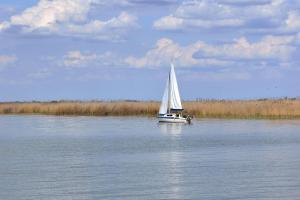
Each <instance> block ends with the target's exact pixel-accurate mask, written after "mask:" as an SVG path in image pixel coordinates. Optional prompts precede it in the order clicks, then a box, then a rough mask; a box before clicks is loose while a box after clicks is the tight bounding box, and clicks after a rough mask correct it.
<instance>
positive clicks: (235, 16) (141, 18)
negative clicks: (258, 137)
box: [0, 0, 300, 98]
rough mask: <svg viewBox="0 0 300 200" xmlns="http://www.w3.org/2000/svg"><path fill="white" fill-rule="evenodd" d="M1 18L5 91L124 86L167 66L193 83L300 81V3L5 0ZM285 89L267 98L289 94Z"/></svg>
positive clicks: (0, 8) (1, 76)
mask: <svg viewBox="0 0 300 200" xmlns="http://www.w3.org/2000/svg"><path fill="white" fill-rule="evenodd" d="M0 11H1V13H2V14H0V41H1V44H2V47H1V49H0V73H1V74H0V86H1V85H3V87H7V86H8V85H12V86H11V87H13V86H15V85H18V84H23V85H24V84H25V85H34V84H35V83H36V82H37V81H39V82H41V81H45V82H47V81H48V83H49V82H51V81H52V82H55V81H58V82H60V83H68V81H73V82H80V81H82V80H85V81H88V80H89V79H90V80H93V81H99V82H101V81H116V82H118V81H120V82H122V81H125V80H126V77H127V78H128V77H131V76H134V75H141V74H143V73H144V72H146V71H147V73H154V72H153V70H154V71H156V73H157V74H160V73H161V72H162V71H163V70H165V68H166V67H168V65H169V63H170V62H171V61H172V62H174V63H175V64H176V66H177V67H178V70H179V73H181V75H182V77H183V78H185V80H189V81H194V82H195V83H200V82H201V81H209V80H217V81H224V82H226V81H227V82H228V85H230V84H231V82H232V81H234V80H236V81H241V80H249V81H252V82H253V81H258V82H259V81H260V82H261V83H264V82H265V80H272V81H276V80H277V82H276V84H277V85H278V83H279V81H283V80H284V81H288V80H289V81H290V82H289V83H290V84H287V85H285V86H284V87H288V86H290V85H292V83H293V84H295V82H296V83H298V82H297V80H296V78H291V77H293V76H295V75H296V74H298V75H299V73H300V68H299V64H300V59H299V56H298V54H299V53H298V52H299V49H300V48H299V44H300V2H299V1H297V0H291V1H284V0H251V1H250V0H234V1H233V0H214V1H212V0H182V1H179V0H153V1H149V0H110V1H109V0H51V1H50V0H36V1H33V3H32V1H31V2H30V1H28V2H26V1H22V4H21V5H20V4H18V5H17V4H14V3H10V2H9V1H7V2H6V1H4V3H2V5H1V3H0ZM142 69H143V70H144V72H143V71H141V70H142ZM149 70H150V71H149ZM93 72H94V73H93ZM16 73H18V74H21V75H19V76H15V75H14V76H13V74H16ZM139 73H141V74H139ZM95 74H98V75H95ZM116 74H117V75H116ZM128 74H131V76H130V75H128ZM257 74H260V75H259V76H258V75H257ZM291 74H292V75H293V76H291ZM122 75H124V76H122ZM141 76H142V75H141ZM58 77H59V80H56V79H57V78H58ZM82 77H86V78H84V79H83V78H82ZM103 77H105V78H103ZM131 78H132V77H131ZM152 78H154V79H159V80H160V79H161V76H160V75H157V76H154V77H152ZM229 82H230V83H229ZM247 87H251V86H250V84H249V85H247ZM254 87H255V86H253V92H252V93H251V94H250V95H249V96H250V97H251V95H252V96H253V94H255V91H254V90H255V88H254ZM284 87H283V88H282V91H279V92H278V94H277V93H276V91H273V92H272V93H270V94H269V95H270V96H272V95H273V96H280V95H282V94H283V95H285V93H284V90H285V89H284ZM289 92H290V93H287V94H288V95H294V96H297V92H299V90H298V91H296V92H292V91H289ZM72 95H73V94H72ZM259 95H263V91H261V94H259ZM108 96H109V95H108ZM242 96H243V95H242ZM244 96H245V95H244ZM47 98H48V97H47ZM49 98H50V97H49ZM112 98H113V97H112Z"/></svg>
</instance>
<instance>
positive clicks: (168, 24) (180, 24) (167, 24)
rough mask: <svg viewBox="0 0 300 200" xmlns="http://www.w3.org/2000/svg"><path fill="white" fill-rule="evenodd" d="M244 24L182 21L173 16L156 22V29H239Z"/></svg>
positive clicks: (232, 21)
mask: <svg viewBox="0 0 300 200" xmlns="http://www.w3.org/2000/svg"><path fill="white" fill-rule="evenodd" d="M243 24H244V22H243V21H242V20H240V19H218V20H202V19H182V18H179V17H174V16H172V15H170V16H166V17H163V18H161V19H159V20H157V21H155V22H154V24H153V26H154V28H156V29H158V30H179V29H185V28H195V27H200V28H213V27H238V26H242V25H243Z"/></svg>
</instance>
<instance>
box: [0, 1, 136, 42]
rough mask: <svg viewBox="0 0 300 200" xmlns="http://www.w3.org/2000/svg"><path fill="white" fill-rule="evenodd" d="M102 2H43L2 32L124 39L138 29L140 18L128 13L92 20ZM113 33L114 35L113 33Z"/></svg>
mask: <svg viewBox="0 0 300 200" xmlns="http://www.w3.org/2000/svg"><path fill="white" fill-rule="evenodd" d="M97 2H100V1H98V0H51V1H50V0H40V1H39V2H38V4H37V5H35V6H33V7H30V8H27V9H26V10H24V11H23V12H22V13H21V14H19V15H14V16H12V17H11V18H10V20H9V21H5V22H2V23H0V31H1V30H2V31H3V30H5V29H8V28H9V27H11V26H19V27H21V28H22V30H23V31H24V32H37V33H48V34H49V33H52V34H57V35H67V36H81V37H82V36H89V37H92V38H95V39H115V38H120V37H121V35H122V34H123V33H125V32H126V31H127V29H129V28H132V27H133V26H136V17H134V16H133V15H130V14H128V13H126V12H123V13H121V14H120V15H119V16H118V17H113V18H111V19H108V20H107V21H101V20H98V19H95V20H89V19H88V14H89V11H90V8H91V6H92V4H93V3H97ZM112 29H113V32H110V31H111V30H112Z"/></svg>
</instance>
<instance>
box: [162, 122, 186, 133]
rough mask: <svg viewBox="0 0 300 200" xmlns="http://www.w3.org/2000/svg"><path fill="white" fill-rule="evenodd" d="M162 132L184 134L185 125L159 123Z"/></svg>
mask: <svg viewBox="0 0 300 200" xmlns="http://www.w3.org/2000/svg"><path fill="white" fill-rule="evenodd" d="M158 126H159V128H160V132H161V133H163V134H172V135H180V134H181V133H182V127H183V126H185V124H181V123H158Z"/></svg>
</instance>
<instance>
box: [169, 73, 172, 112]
mask: <svg viewBox="0 0 300 200" xmlns="http://www.w3.org/2000/svg"><path fill="white" fill-rule="evenodd" d="M171 70H172V69H170V72H169V88H168V113H170V112H171Z"/></svg>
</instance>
